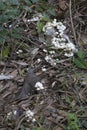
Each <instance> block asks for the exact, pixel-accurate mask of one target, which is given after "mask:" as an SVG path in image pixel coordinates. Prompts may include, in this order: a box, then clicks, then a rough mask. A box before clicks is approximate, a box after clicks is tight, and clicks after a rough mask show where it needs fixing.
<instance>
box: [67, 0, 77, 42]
mask: <svg viewBox="0 0 87 130" xmlns="http://www.w3.org/2000/svg"><path fill="white" fill-rule="evenodd" d="M69 13H70V21H71V26H72V31H73V36H74V40H75V42H77V39H76V32H75V28H74V23H73V18H72V1H71V0H70V2H69Z"/></svg>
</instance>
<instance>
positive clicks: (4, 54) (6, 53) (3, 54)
mask: <svg viewBox="0 0 87 130" xmlns="http://www.w3.org/2000/svg"><path fill="white" fill-rule="evenodd" d="M9 51H10V46H7V47H6V48H5V49H4V51H3V52H2V57H1V58H2V59H3V60H5V59H6V58H7V57H8V54H9Z"/></svg>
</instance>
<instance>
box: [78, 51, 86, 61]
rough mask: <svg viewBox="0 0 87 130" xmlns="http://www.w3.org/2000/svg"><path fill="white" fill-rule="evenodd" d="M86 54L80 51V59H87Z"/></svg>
mask: <svg viewBox="0 0 87 130" xmlns="http://www.w3.org/2000/svg"><path fill="white" fill-rule="evenodd" d="M85 55H86V54H85V52H84V51H78V52H77V56H78V57H79V58H81V59H84V57H85Z"/></svg>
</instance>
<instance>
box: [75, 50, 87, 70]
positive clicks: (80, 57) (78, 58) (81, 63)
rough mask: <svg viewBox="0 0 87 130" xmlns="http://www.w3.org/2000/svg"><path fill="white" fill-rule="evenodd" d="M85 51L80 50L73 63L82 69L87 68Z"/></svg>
mask: <svg viewBox="0 0 87 130" xmlns="http://www.w3.org/2000/svg"><path fill="white" fill-rule="evenodd" d="M84 58H85V52H84V51H78V52H77V53H76V56H74V58H73V63H74V64H75V65H76V66H77V67H78V68H80V69H87V62H86V61H85V59H84Z"/></svg>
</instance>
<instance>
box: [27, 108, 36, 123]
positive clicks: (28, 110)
mask: <svg viewBox="0 0 87 130" xmlns="http://www.w3.org/2000/svg"><path fill="white" fill-rule="evenodd" d="M25 117H26V118H27V122H29V121H30V120H31V121H32V122H35V121H36V119H35V118H34V112H33V111H31V110H30V109H27V110H26V111H25Z"/></svg>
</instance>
